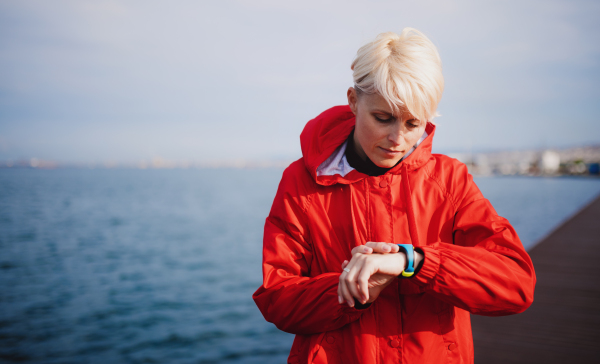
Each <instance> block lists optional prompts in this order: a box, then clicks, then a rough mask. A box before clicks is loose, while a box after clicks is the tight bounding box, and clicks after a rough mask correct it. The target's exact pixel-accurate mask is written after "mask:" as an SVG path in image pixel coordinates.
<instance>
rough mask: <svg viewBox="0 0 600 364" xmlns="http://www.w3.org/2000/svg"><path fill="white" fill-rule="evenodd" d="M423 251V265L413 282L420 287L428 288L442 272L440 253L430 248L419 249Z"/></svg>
mask: <svg viewBox="0 0 600 364" xmlns="http://www.w3.org/2000/svg"><path fill="white" fill-rule="evenodd" d="M419 249H421V250H422V251H423V256H424V258H423V263H422V264H421V268H420V269H419V271H418V272H417V273H416V274H415V275H414V276H413V277H412V279H411V281H412V282H414V283H416V284H418V285H419V286H427V285H429V284H431V283H432V282H433V280H434V279H435V277H436V276H437V274H438V272H439V270H440V253H439V252H438V251H437V250H436V249H435V248H432V247H430V246H424V247H419Z"/></svg>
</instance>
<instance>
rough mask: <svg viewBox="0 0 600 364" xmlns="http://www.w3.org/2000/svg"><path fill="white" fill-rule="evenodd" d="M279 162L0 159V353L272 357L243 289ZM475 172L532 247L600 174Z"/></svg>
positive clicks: (254, 284)
mask: <svg viewBox="0 0 600 364" xmlns="http://www.w3.org/2000/svg"><path fill="white" fill-rule="evenodd" d="M281 173H282V170H281V169H191V170H117V169H114V170H108V169H99V170H85V169H57V170H34V169H2V170H0V284H1V287H2V289H1V290H0V362H5V363H12V362H24V363H78V364H79V363H283V362H285V359H286V357H287V355H288V353H289V349H290V347H291V342H292V339H293V336H292V335H290V334H287V333H283V332H281V331H279V330H278V329H277V328H275V326H273V325H272V324H270V323H267V322H266V321H265V320H264V319H263V317H262V315H261V314H260V312H259V311H258V309H257V308H256V306H255V305H254V302H253V301H252V299H251V295H252V293H253V292H254V291H255V290H256V289H257V288H258V287H259V286H260V284H261V279H262V277H261V246H262V230H263V225H264V219H265V217H266V216H267V214H268V212H269V208H270V205H271V203H272V201H273V197H274V196H275V192H276V189H277V185H278V183H279V179H280V178H281ZM476 182H477V184H478V186H479V187H480V189H481V190H482V192H483V193H484V195H485V196H486V197H487V198H488V199H489V200H490V201H491V202H492V204H493V205H494V207H495V208H496V210H497V211H498V213H499V214H500V215H502V216H504V217H506V218H508V219H509V221H511V223H512V224H513V226H514V227H515V229H516V230H517V232H518V233H519V235H520V237H521V239H522V240H523V243H524V244H525V245H526V246H528V247H531V246H532V245H533V244H534V243H535V242H537V241H538V240H539V239H541V238H542V237H543V236H545V235H546V234H548V233H549V232H550V231H551V230H552V229H553V228H555V227H556V226H557V225H558V224H560V222H561V221H563V220H565V219H566V218H568V217H569V216H571V215H572V214H573V213H575V212H576V211H577V210H578V209H580V208H581V207H582V206H584V205H585V204H586V203H588V202H589V201H591V200H592V199H593V198H594V197H595V196H597V195H598V193H600V179H586V178H525V177H513V178H509V177H502V178H500V177H488V178H477V179H476Z"/></svg>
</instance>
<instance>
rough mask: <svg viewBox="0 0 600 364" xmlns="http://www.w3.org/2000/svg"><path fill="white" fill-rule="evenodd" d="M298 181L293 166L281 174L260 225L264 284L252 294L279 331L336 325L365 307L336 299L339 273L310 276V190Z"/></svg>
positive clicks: (307, 331) (315, 330)
mask: <svg viewBox="0 0 600 364" xmlns="http://www.w3.org/2000/svg"><path fill="white" fill-rule="evenodd" d="M302 168H304V166H302ZM304 180H305V181H306V179H304ZM302 181H303V178H299V177H298V173H294V172H293V168H292V167H289V168H288V169H287V170H286V171H285V172H284V175H283V177H282V180H281V182H280V184H279V188H278V191H277V194H276V196H275V200H274V202H273V206H272V207H271V212H270V213H269V216H268V217H267V220H266V223H265V231H264V238H263V265H262V268H263V285H262V286H261V287H260V288H259V289H258V290H257V291H256V292H255V293H254V295H253V296H252V298H253V299H254V301H255V303H256V305H257V306H258V308H259V309H260V311H261V313H262V314H263V316H264V317H265V319H266V320H267V321H269V322H272V323H274V324H275V326H277V327H278V328H279V329H280V330H282V331H286V332H289V333H292V334H302V335H309V334H316V333H321V332H325V331H330V330H335V329H338V328H340V327H342V326H344V325H346V324H348V323H350V322H352V321H354V320H357V319H358V318H359V317H360V315H361V314H362V312H363V311H364V310H359V309H356V308H351V307H348V305H346V304H343V305H341V304H339V303H338V298H337V287H338V281H339V276H340V273H339V272H337V273H324V274H320V275H317V276H314V277H313V276H311V272H310V263H311V260H312V248H311V242H310V237H309V236H310V232H309V231H308V228H307V225H306V210H307V208H308V205H309V204H310V194H308V193H307V192H306V186H303V182H302ZM306 183H309V182H308V181H307V182H306ZM340 271H341V267H340Z"/></svg>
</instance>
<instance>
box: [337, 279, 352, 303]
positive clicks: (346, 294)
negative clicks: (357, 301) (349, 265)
mask: <svg viewBox="0 0 600 364" xmlns="http://www.w3.org/2000/svg"><path fill="white" fill-rule="evenodd" d="M344 273H345V272H344ZM345 275H347V273H345ZM344 278H345V277H342V276H340V282H339V284H338V286H339V289H340V296H341V297H342V303H344V301H345V302H346V303H347V304H348V306H350V307H352V306H354V299H353V298H352V295H351V294H350V291H348V288H347V287H346V281H345V280H344ZM338 300H339V298H338Z"/></svg>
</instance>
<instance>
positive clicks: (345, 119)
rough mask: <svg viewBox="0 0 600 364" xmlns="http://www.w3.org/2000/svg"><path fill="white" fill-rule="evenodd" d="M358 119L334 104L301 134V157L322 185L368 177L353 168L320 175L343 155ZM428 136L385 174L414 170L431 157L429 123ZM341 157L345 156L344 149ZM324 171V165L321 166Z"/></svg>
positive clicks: (432, 127)
mask: <svg viewBox="0 0 600 364" xmlns="http://www.w3.org/2000/svg"><path fill="white" fill-rule="evenodd" d="M355 122H356V119H355V116H354V114H353V113H352V111H351V110H350V107H349V106H348V105H344V106H334V107H332V108H331V109H328V110H325V111H324V112H323V113H321V114H320V115H319V116H317V117H316V118H314V119H313V120H311V121H309V122H308V123H307V124H306V126H305V127H304V130H303V131H302V134H300V145H301V147H302V156H303V157H304V164H305V166H306V168H307V169H308V171H309V172H310V174H311V176H312V177H313V179H314V180H315V181H316V182H317V183H318V184H322V185H332V184H335V183H342V184H349V183H353V182H356V181H359V180H362V179H364V178H366V177H368V176H367V175H366V174H363V173H360V172H358V171H356V170H354V169H352V170H351V171H350V172H348V173H347V174H345V175H343V176H342V175H341V174H339V173H336V174H331V175H330V174H322V173H321V174H318V173H317V170H318V169H319V167H320V166H322V164H323V163H324V162H326V161H328V162H330V163H331V162H332V160H333V159H334V157H335V156H336V155H337V156H339V155H340V151H341V149H344V148H345V146H346V144H345V142H346V139H348V136H349V135H350V133H351V132H352V130H354V125H355ZM425 131H426V132H427V134H428V135H427V137H426V138H425V139H424V140H423V141H422V142H421V144H419V146H418V147H417V148H416V149H415V150H414V151H413V152H412V153H411V154H410V155H409V156H408V157H407V158H406V159H404V160H403V161H402V162H401V163H399V164H398V165H396V166H395V167H394V168H392V169H390V170H389V171H388V172H386V174H400V173H401V168H403V167H405V168H406V170H407V171H408V172H410V171H413V170H415V169H417V168H419V167H421V166H422V165H424V164H425V163H427V161H428V160H429V159H431V158H432V156H431V147H432V140H433V134H434V133H435V125H434V124H432V123H430V122H428V123H427V126H426V127H425ZM341 155H342V156H339V157H340V158H342V157H343V151H341ZM321 170H322V168H321Z"/></svg>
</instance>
